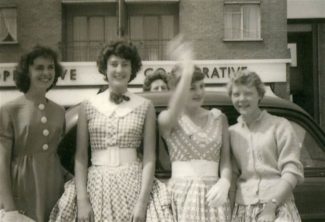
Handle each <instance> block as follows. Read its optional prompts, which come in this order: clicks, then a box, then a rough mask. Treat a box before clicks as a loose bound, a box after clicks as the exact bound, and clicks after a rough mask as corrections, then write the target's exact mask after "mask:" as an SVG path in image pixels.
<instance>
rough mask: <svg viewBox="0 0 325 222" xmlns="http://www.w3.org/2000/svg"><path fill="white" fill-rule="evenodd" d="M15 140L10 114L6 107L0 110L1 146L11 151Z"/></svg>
mask: <svg viewBox="0 0 325 222" xmlns="http://www.w3.org/2000/svg"><path fill="white" fill-rule="evenodd" d="M13 139H14V129H13V123H12V118H11V117H10V112H9V110H8V109H7V107H6V106H4V107H1V108H0V146H1V148H4V149H10V148H11V145H12V141H13Z"/></svg>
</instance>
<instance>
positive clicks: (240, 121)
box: [237, 110, 268, 127]
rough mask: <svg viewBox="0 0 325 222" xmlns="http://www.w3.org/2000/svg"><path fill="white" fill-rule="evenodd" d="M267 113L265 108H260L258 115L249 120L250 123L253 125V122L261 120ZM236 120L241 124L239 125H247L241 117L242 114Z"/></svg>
mask: <svg viewBox="0 0 325 222" xmlns="http://www.w3.org/2000/svg"><path fill="white" fill-rule="evenodd" d="M267 115H268V112H267V111H266V110H262V112H261V113H260V115H259V116H258V117H257V118H256V119H255V120H253V121H252V122H251V125H254V124H256V123H258V122H261V120H262V119H264V118H265V117H266V116H267ZM237 122H238V123H239V124H240V125H241V127H245V126H246V127H247V124H246V122H245V120H244V119H243V117H242V116H239V117H238V118H237Z"/></svg>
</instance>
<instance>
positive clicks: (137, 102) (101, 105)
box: [89, 90, 146, 117]
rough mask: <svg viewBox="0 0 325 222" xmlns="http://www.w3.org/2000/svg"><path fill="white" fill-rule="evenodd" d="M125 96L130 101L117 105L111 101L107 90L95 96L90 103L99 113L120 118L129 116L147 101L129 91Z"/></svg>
mask: <svg viewBox="0 0 325 222" xmlns="http://www.w3.org/2000/svg"><path fill="white" fill-rule="evenodd" d="M123 95H125V96H127V97H129V98H130V100H129V101H123V102H122V103H120V104H115V103H114V102H112V101H110V99H109V96H110V92H109V90H106V91H104V92H102V93H100V94H98V95H96V96H94V97H93V98H92V99H90V100H89V101H90V103H91V104H92V105H93V106H94V107H95V108H96V109H97V110H98V111H99V112H101V113H103V114H105V115H106V116H111V115H112V114H113V113H115V115H117V116H119V117H122V116H125V115H127V114H129V113H130V112H132V111H133V110H134V109H136V108H137V107H139V106H141V105H142V104H143V103H144V102H145V101H146V99H144V98H142V97H141V96H138V95H135V94H133V93H130V92H128V91H127V92H126V93H124V94H123Z"/></svg>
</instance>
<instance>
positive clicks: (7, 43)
mask: <svg viewBox="0 0 325 222" xmlns="http://www.w3.org/2000/svg"><path fill="white" fill-rule="evenodd" d="M18 44H19V42H17V41H15V42H0V45H18Z"/></svg>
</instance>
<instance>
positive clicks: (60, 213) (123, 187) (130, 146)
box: [51, 42, 171, 222]
mask: <svg viewBox="0 0 325 222" xmlns="http://www.w3.org/2000/svg"><path fill="white" fill-rule="evenodd" d="M97 65H98V70H99V72H100V73H101V74H103V75H104V77H105V80H106V81H107V82H108V86H109V87H108V89H107V90H106V91H104V92H102V93H100V94H98V95H96V96H94V97H93V98H91V99H88V100H85V101H84V102H82V104H81V107H80V111H79V120H78V131H77V152H76V157H75V179H74V180H72V181H70V182H68V183H67V184H66V185H65V192H64V194H63V196H62V197H61V199H60V200H59V201H58V203H57V205H56V207H55V208H54V209H53V211H52V214H51V221H67V222H68V221H75V220H76V219H77V220H78V221H96V222H97V221H98V222H103V221H109V222H115V221H116V222H129V221H135V222H142V221H168V219H169V218H171V216H170V214H169V212H168V209H169V207H168V202H167V199H166V198H164V197H165V196H167V195H164V194H165V193H164V192H166V189H164V187H163V186H162V184H161V183H158V182H157V181H154V182H153V176H154V170H155V168H154V167H155V141H156V139H155V111H154V107H153V105H152V103H151V102H150V101H149V100H147V99H145V98H142V97H140V96H137V95H135V94H132V93H130V92H128V90H127V86H128V83H129V82H130V81H131V80H133V79H134V78H135V77H136V74H137V72H138V71H139V69H140V67H141V59H140V57H139V55H138V52H137V50H136V48H135V47H134V46H133V45H132V44H130V43H126V42H114V43H112V44H109V45H107V46H105V47H104V48H103V49H102V50H101V53H100V56H99V59H98V61H97ZM88 141H90V146H91V164H92V165H91V166H90V167H89V168H88V169H87V163H88V144H89V142H88ZM142 144H143V145H142ZM139 157H141V158H139ZM140 159H142V161H141V160H140ZM151 190H153V191H152V193H150V192H151ZM147 208H148V210H147ZM146 217H147V220H146Z"/></svg>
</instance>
